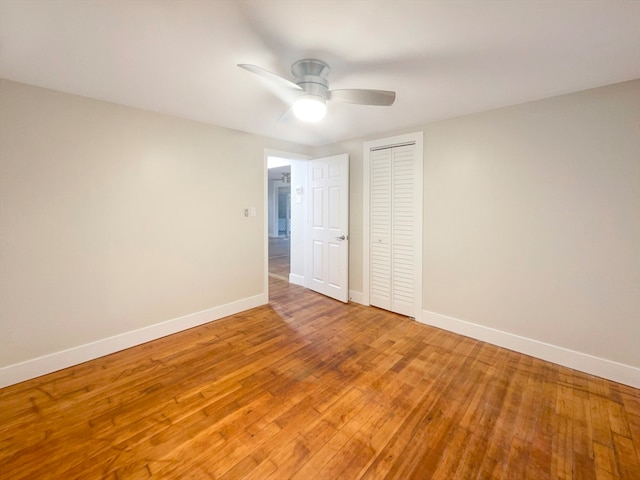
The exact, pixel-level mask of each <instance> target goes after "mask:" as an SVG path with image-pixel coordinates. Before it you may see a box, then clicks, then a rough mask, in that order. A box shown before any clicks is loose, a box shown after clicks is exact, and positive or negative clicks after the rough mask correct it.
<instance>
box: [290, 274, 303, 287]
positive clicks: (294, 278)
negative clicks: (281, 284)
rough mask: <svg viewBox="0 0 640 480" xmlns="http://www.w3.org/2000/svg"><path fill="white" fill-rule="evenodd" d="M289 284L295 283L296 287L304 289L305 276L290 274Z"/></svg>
mask: <svg viewBox="0 0 640 480" xmlns="http://www.w3.org/2000/svg"><path fill="white" fill-rule="evenodd" d="M289 283H293V284H294V285H300V286H301V287H304V276H302V275H296V274H295V273H290V274H289Z"/></svg>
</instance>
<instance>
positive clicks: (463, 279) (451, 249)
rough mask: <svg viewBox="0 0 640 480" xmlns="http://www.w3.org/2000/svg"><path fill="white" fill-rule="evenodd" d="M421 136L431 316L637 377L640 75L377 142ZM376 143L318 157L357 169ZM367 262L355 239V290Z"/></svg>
mask: <svg viewBox="0 0 640 480" xmlns="http://www.w3.org/2000/svg"><path fill="white" fill-rule="evenodd" d="M419 130H422V131H423V132H424V253H423V259H424V261H423V264H424V265H423V266H424V278H423V285H424V292H423V304H424V308H425V314H428V315H431V314H435V316H436V317H439V318H440V320H443V321H442V322H441V323H442V324H445V325H455V324H456V322H457V324H458V325H460V324H461V323H460V322H459V321H463V322H471V323H472V324H474V325H476V326H479V327H480V329H484V331H485V332H489V331H492V330H496V331H499V332H505V333H506V334H508V335H511V336H512V338H513V339H515V338H516V337H523V338H525V339H529V340H532V341H533V342H538V343H537V345H539V346H544V345H542V344H549V345H552V346H554V347H558V349H557V350H564V351H570V352H579V353H581V354H584V355H583V358H584V359H587V357H588V356H594V357H597V358H598V359H604V360H606V361H607V362H613V363H620V364H622V365H623V366H624V365H626V366H631V367H634V368H635V369H636V370H635V372H634V371H633V370H629V369H627V370H626V371H627V372H629V371H630V372H631V374H632V375H635V376H637V379H635V381H636V384H637V385H640V373H639V372H638V371H637V368H638V367H640V248H639V246H640V81H639V80H636V81H631V82H625V83H622V84H618V85H612V86H607V87H602V88H597V89H593V90H588V91H584V92H578V93H573V94H569V95H563V96H559V97H555V98H550V99H546V100H541V101H536V102H531V103H527V104H522V105H517V106H512V107H507V108H503V109H499V110H494V111H490V112H484V113H479V114H475V115H470V116H465V117H461V118H456V119H452V120H448V121H442V122H436V123H432V124H428V125H424V126H422V127H417V128H412V129H406V130H403V131H399V132H392V133H389V134H384V135H379V136H377V137H375V138H383V137H389V136H392V135H396V134H400V133H407V132H412V131H419ZM370 139H372V138H367V139H359V140H356V141H350V142H345V143H341V144H337V145H331V146H327V147H324V148H322V149H320V152H321V154H322V155H326V154H331V153H338V152H342V151H348V152H349V153H350V155H351V166H352V169H354V170H357V171H361V165H362V161H363V160H362V153H361V152H359V151H358V147H360V148H361V145H362V141H363V140H370ZM355 177H357V173H355V174H354V172H353V171H352V175H351V178H355ZM354 187H355V188H354ZM358 187H359V185H353V184H352V185H351V193H352V201H351V207H350V209H351V215H350V218H352V219H359V218H361V215H362V204H361V202H360V201H359V200H358V197H357V195H358V192H359V191H360V192H361V190H359V189H358ZM351 228H352V233H355V232H357V226H354V225H352V226H351ZM361 260H362V239H361V238H359V237H356V236H355V235H352V241H351V264H350V269H351V274H350V282H351V288H361V287H362V282H363V279H362V268H361ZM434 318H435V317H434ZM447 321H450V322H449V323H447ZM469 331H470V330H469Z"/></svg>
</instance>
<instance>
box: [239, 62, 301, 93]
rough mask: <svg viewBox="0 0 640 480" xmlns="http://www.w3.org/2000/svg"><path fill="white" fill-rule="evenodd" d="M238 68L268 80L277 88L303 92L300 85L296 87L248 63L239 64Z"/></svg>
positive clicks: (278, 76) (290, 82) (284, 79)
mask: <svg viewBox="0 0 640 480" xmlns="http://www.w3.org/2000/svg"><path fill="white" fill-rule="evenodd" d="M238 66H239V67H240V68H243V69H244V70H247V71H248V72H251V73H255V74H256V75H260V76H261V77H262V78H265V79H267V80H269V81H270V82H272V83H275V84H277V85H278V86H279V87H284V88H289V89H293V90H299V91H301V92H304V89H303V88H302V87H301V86H300V85H296V84H295V83H293V82H292V81H290V80H287V79H286V78H283V77H281V76H280V75H276V74H275V73H271V72H270V71H269V70H265V69H264V68H261V67H258V66H257V65H250V64H248V63H240V64H238Z"/></svg>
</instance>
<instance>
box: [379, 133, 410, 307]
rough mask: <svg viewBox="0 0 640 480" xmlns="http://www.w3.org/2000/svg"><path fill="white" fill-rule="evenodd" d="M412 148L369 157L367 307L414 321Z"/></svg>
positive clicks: (383, 151) (401, 147) (395, 149)
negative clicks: (388, 311) (374, 307)
mask: <svg viewBox="0 0 640 480" xmlns="http://www.w3.org/2000/svg"><path fill="white" fill-rule="evenodd" d="M415 179H416V173H415V155H414V145H403V146H398V147H391V148H385V149H380V150H375V151H372V152H371V182H370V188H371V190H370V192H371V218H370V226H371V235H370V241H371V245H370V250H369V251H370V255H371V258H370V268H371V271H370V303H371V305H373V306H376V307H380V308H384V309H386V310H391V311H392V312H396V313H400V314H403V315H408V316H414V315H415V296H416V292H415V274H416V268H415V260H416V259H415V242H416V232H415V229H416V222H415V218H414V216H415V202H416V191H415Z"/></svg>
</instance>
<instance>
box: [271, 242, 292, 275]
mask: <svg viewBox="0 0 640 480" xmlns="http://www.w3.org/2000/svg"><path fill="white" fill-rule="evenodd" d="M290 247H291V245H290V239H289V238H286V237H270V238H269V276H271V277H275V278H279V279H281V280H284V281H286V282H288V281H289V271H290V268H291V267H290V262H291V260H290V253H289V252H290Z"/></svg>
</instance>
